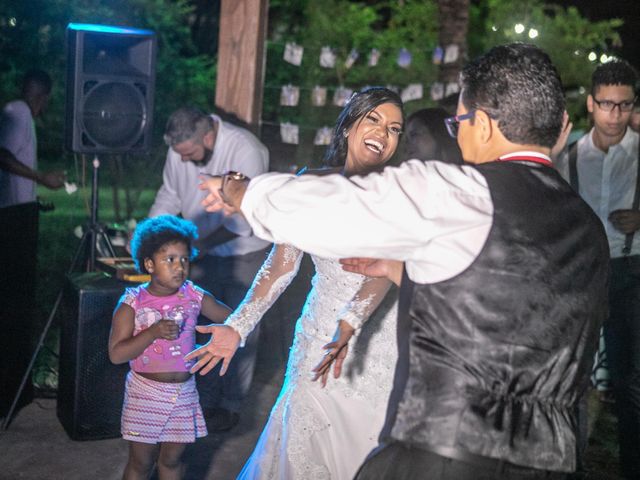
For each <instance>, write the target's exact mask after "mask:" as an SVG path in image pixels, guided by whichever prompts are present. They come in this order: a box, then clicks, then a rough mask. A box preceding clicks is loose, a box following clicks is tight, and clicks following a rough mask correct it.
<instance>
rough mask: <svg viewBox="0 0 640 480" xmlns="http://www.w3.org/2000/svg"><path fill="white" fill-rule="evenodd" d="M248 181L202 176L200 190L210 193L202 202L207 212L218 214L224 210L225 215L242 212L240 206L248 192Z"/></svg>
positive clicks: (227, 177)
mask: <svg viewBox="0 0 640 480" xmlns="http://www.w3.org/2000/svg"><path fill="white" fill-rule="evenodd" d="M247 183H248V180H247V181H243V180H234V179H232V178H231V177H229V176H227V175H225V176H222V177H220V176H204V175H200V184H199V185H198V188H199V189H200V190H204V191H208V192H209V194H208V195H207V196H206V197H205V199H204V200H203V201H202V205H203V206H204V207H205V210H206V211H207V212H218V211H220V210H222V211H223V212H224V214H225V215H231V214H233V213H242V212H240V205H241V204H242V199H243V198H244V193H245V192H246V191H247Z"/></svg>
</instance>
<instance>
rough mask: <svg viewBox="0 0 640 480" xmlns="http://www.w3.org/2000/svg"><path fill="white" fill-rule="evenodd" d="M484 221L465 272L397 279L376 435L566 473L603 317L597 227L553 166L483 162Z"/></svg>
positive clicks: (603, 271) (603, 263)
mask: <svg viewBox="0 0 640 480" xmlns="http://www.w3.org/2000/svg"><path fill="white" fill-rule="evenodd" d="M475 168H477V170H478V171H479V172H480V173H481V174H482V175H483V176H484V177H485V178H486V180H487V183H488V186H489V189H490V192H491V198H492V201H493V205H494V216H493V224H492V226H491V230H490V232H489V236H488V238H487V241H486V243H485V245H484V247H483V248H482V250H481V252H480V254H479V255H478V257H477V258H476V259H475V260H474V262H473V263H472V264H471V265H470V266H469V268H467V269H466V270H465V271H464V272H462V273H460V274H459V275H457V276H455V277H454V278H451V279H449V280H445V281H442V282H438V283H434V284H416V283H414V282H412V281H411V280H409V278H408V277H407V276H406V275H405V277H404V279H403V282H402V287H401V291H400V306H399V320H398V342H399V345H398V346H399V359H398V365H397V367H396V376H395V379H394V387H393V391H392V393H391V398H390V404H389V410H388V412H387V420H386V424H385V427H384V429H383V432H382V439H383V440H388V439H389V437H390V438H391V439H393V440H399V441H403V442H407V443H410V444H414V445H418V446H423V447H425V448H428V447H429V446H432V447H449V448H453V449H457V450H460V451H463V452H470V453H473V454H476V455H481V456H484V457H490V458H496V459H502V460H505V461H508V462H511V463H515V464H518V465H522V466H528V467H532V468H539V469H544V470H557V471H572V470H574V469H575V452H576V439H575V432H576V418H575V414H574V407H575V405H576V401H577V399H578V397H579V396H580V395H581V394H582V393H583V392H584V390H585V388H586V386H587V382H588V379H589V374H590V371H591V365H592V363H593V358H594V353H595V349H596V344H597V339H598V334H599V330H600V326H601V323H602V322H603V320H604V319H605V316H606V314H607V298H606V297H607V288H606V286H607V282H608V259H609V248H608V245H607V238H606V236H605V233H604V230H603V228H602V224H601V222H600V221H599V219H598V218H597V217H596V215H595V214H594V213H593V212H592V210H591V209H590V208H589V206H588V205H587V204H586V203H585V202H584V201H583V200H582V199H580V198H579V197H578V196H577V195H576V194H575V193H574V192H573V191H572V189H571V188H570V187H569V185H568V184H567V183H566V182H565V181H564V180H563V179H562V178H561V177H560V175H559V174H558V173H557V172H556V171H555V170H554V169H552V168H550V167H546V166H541V165H538V164H532V163H523V162H491V163H486V164H482V165H477V166H476V167H475Z"/></svg>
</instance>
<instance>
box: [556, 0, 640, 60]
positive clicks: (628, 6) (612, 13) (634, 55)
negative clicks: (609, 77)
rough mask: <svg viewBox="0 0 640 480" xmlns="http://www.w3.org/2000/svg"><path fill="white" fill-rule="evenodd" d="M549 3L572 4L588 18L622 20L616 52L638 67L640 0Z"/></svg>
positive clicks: (567, 0) (585, 0)
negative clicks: (617, 50) (619, 44)
mask: <svg viewBox="0 0 640 480" xmlns="http://www.w3.org/2000/svg"><path fill="white" fill-rule="evenodd" d="M550 3H555V4H557V5H563V6H565V7H566V6H571V5H573V6H575V7H577V8H578V10H579V11H580V13H582V15H584V16H585V17H586V18H588V19H589V20H606V19H611V18H621V19H622V20H624V25H623V27H622V28H621V29H620V30H619V32H620V36H621V37H622V44H623V46H622V49H621V50H620V51H619V52H618V53H619V55H620V56H621V57H622V58H624V59H625V60H627V61H629V62H631V63H633V64H634V65H635V66H636V67H637V68H638V69H640V0H564V1H551V2H550Z"/></svg>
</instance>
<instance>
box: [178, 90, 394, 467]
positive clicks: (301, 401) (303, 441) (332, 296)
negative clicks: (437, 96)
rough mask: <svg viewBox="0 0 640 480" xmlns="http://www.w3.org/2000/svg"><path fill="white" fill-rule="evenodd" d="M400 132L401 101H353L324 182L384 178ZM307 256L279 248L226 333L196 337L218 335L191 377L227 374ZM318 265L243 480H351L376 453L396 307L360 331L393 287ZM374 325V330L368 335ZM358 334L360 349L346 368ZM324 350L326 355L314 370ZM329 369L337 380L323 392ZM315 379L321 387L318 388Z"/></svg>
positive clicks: (378, 94) (365, 94)
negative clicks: (216, 370)
mask: <svg viewBox="0 0 640 480" xmlns="http://www.w3.org/2000/svg"><path fill="white" fill-rule="evenodd" d="M402 126H403V111H402V102H401V100H400V98H399V97H398V95H397V94H396V93H394V92H392V91H390V90H388V89H386V88H381V87H371V88H367V89H364V90H362V91H361V92H358V93H356V94H355V95H354V96H353V97H352V98H351V100H350V101H349V103H348V104H347V105H346V106H345V108H344V109H343V110H342V112H341V113H340V115H339V117H338V120H337V123H336V126H335V129H334V134H333V139H332V144H331V145H330V146H329V148H328V150H327V155H326V156H325V162H326V163H327V164H328V165H329V166H331V167H334V168H333V169H332V170H328V169H327V170H323V171H320V172H323V174H324V173H326V172H328V173H341V174H343V175H346V176H350V175H357V174H367V173H369V172H371V171H373V170H375V169H377V168H380V167H381V166H382V165H383V164H384V163H385V162H386V161H387V160H389V159H390V158H391V156H392V155H393V154H394V152H395V150H396V148H397V146H398V141H399V137H400V134H401V131H402ZM316 173H319V172H316ZM336 235H340V232H339V231H336ZM302 256H303V252H302V251H300V250H298V249H296V248H294V247H292V246H289V245H282V244H281V245H275V246H274V248H273V249H272V251H271V253H270V255H269V257H268V258H267V259H266V261H265V263H264V264H263V266H262V268H261V269H260V271H259V272H258V273H257V275H256V278H255V280H254V282H253V285H252V287H251V289H250V290H249V291H248V292H247V295H246V297H245V299H244V301H243V302H242V303H241V304H240V305H239V306H238V308H237V309H236V310H235V311H234V312H233V313H232V314H231V315H230V316H229V318H228V319H227V321H226V322H225V326H206V327H198V330H199V331H201V332H204V333H213V334H214V335H213V336H212V339H211V341H210V342H209V343H208V344H206V345H204V346H203V347H201V348H200V349H198V350H195V351H194V352H192V353H190V354H189V355H188V356H187V358H195V357H199V361H198V363H197V364H196V365H195V366H194V368H193V369H192V371H196V370H198V369H202V370H201V374H204V373H206V372H208V371H209V370H211V368H213V366H215V364H216V363H217V361H218V360H220V359H223V366H222V369H221V374H223V373H224V372H225V371H226V367H227V366H228V364H229V361H230V360H231V357H233V354H234V353H235V350H236V349H237V347H238V346H242V345H243V344H244V341H245V340H246V338H247V336H248V335H249V333H250V332H251V331H252V329H253V328H254V327H255V326H256V324H257V323H258V322H259V321H260V319H261V318H262V316H263V315H264V313H265V312H266V311H267V310H268V309H269V308H270V307H271V305H273V303H274V302H275V301H276V300H277V298H278V297H279V296H280V295H281V294H282V292H283V291H284V290H285V289H286V287H287V286H288V285H289V283H290V282H291V280H292V279H293V277H294V276H295V275H296V273H297V271H298V268H299V266H300V261H301V259H302ZM312 259H313V262H314V265H315V269H316V273H315V276H314V277H313V280H312V288H311V291H310V292H309V294H308V297H307V300H306V303H305V305H304V308H303V310H302V314H301V316H300V318H299V319H298V322H297V325H296V329H295V334H294V341H293V345H292V347H291V352H290V354H289V361H288V365H287V371H286V376H285V381H284V384H283V386H282V391H281V392H280V395H279V397H278V399H277V401H276V403H275V405H274V407H273V409H272V410H271V414H270V416H269V420H268V421H267V424H266V426H265V428H264V430H263V432H262V434H261V436H260V439H259V440H258V443H257V445H256V447H255V449H254V451H253V453H252V455H251V457H250V458H249V459H248V461H247V463H246V464H245V466H244V468H243V469H242V472H241V473H240V475H239V477H238V478H241V479H256V478H260V479H283V480H284V479H287V480H289V479H299V480H303V479H305V480H306V479H310V478H312V479H314V480H318V479H334V480H337V479H351V478H353V477H354V475H355V474H356V472H357V470H358V467H359V466H360V465H361V464H362V462H363V461H364V459H365V457H366V456H367V454H368V453H369V452H370V451H371V450H372V449H373V448H375V447H376V445H377V439H378V434H379V433H380V430H381V428H382V425H383V422H384V417H385V412H386V405H387V400H388V397H389V392H390V391H391V386H392V379H393V370H394V367H395V363H396V358H397V347H396V338H395V335H396V302H395V301H394V302H393V304H390V305H386V304H385V305H384V306H385V307H387V308H382V307H381V308H380V309H378V311H377V312H376V315H378V316H383V317H384V318H378V319H377V320H376V321H374V320H373V319H372V320H371V321H370V322H369V323H370V324H369V325H366V327H365V328H362V327H363V324H364V323H365V321H366V320H367V319H368V318H369V316H370V315H371V314H372V312H373V311H374V310H375V309H376V308H377V307H378V305H379V304H380V303H381V302H382V300H383V298H384V296H385V293H386V292H387V290H388V289H389V285H390V282H389V281H388V280H386V279H381V278H368V277H364V276H361V275H359V274H356V273H349V272H346V271H344V270H343V269H342V268H341V265H340V263H339V262H338V261H337V260H330V259H325V258H319V257H315V256H313V257H312ZM387 303H389V302H387ZM374 325H377V327H378V328H377V330H376V329H375V328H368V327H373V326H374ZM336 326H338V329H337V331H336ZM334 332H336V335H335V337H334ZM354 333H355V334H356V336H357V338H356V342H355V345H352V346H351V351H350V353H349V356H348V357H346V358H345V356H346V349H347V348H348V346H347V341H348V340H349V338H350V337H351V335H353V334H354ZM332 337H333V338H334V340H335V341H333V342H331V340H332ZM327 342H330V343H327ZM323 348H324V349H326V350H327V355H326V356H325V358H324V360H323V362H321V364H320V365H319V366H318V367H316V368H315V369H314V366H315V364H316V363H317V360H318V355H319V354H320V352H322V349H323ZM332 364H333V373H334V377H336V378H335V380H333V381H332V382H330V384H329V386H328V387H327V388H323V386H324V385H325V384H326V381H327V377H328V375H329V369H330V368H331V366H332ZM203 367H204V368H203ZM312 371H315V372H316V373H315V378H313V377H312ZM341 372H342V375H340V373H341ZM317 378H321V383H322V384H320V383H317V382H316V383H314V380H316V379H317Z"/></svg>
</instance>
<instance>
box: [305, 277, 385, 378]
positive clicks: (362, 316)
mask: <svg viewBox="0 0 640 480" xmlns="http://www.w3.org/2000/svg"><path fill="white" fill-rule="evenodd" d="M391 283H392V282H391V281H390V280H388V279H387V278H367V279H366V280H365V281H364V282H363V283H362V285H361V286H360V289H359V290H358V291H357V292H356V293H355V295H354V296H353V298H352V299H351V301H350V302H349V303H347V305H346V306H345V307H344V308H343V309H342V311H341V312H340V314H339V315H338V319H339V320H338V327H337V329H336V333H335V334H334V336H333V341H331V342H330V343H327V344H326V345H325V346H324V348H325V350H326V353H325V355H324V358H323V359H322V361H321V362H320V363H319V364H318V365H317V366H316V367H315V368H314V369H313V372H314V374H315V375H314V378H313V380H317V379H318V378H321V379H322V385H323V386H324V385H326V384H327V379H328V377H329V371H330V370H331V365H332V364H333V376H334V378H338V377H339V376H340V374H341V373H342V365H343V364H344V360H345V358H346V357H347V353H348V352H349V340H350V339H351V337H352V336H353V335H354V334H355V332H356V330H358V329H360V328H362V325H364V323H365V322H366V321H367V320H368V319H369V317H370V316H371V314H372V313H373V312H374V311H375V310H376V308H378V306H379V305H380V303H382V300H383V299H384V297H385V295H386V294H387V292H388V291H389V288H391Z"/></svg>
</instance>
